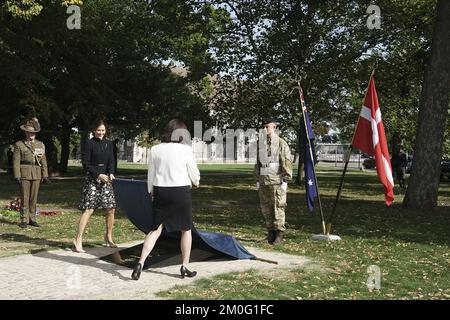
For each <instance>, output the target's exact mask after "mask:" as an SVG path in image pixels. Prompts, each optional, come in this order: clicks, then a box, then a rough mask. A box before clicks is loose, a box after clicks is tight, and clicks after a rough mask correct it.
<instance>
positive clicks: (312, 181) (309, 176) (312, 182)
mask: <svg viewBox="0 0 450 320" xmlns="http://www.w3.org/2000/svg"><path fill="white" fill-rule="evenodd" d="M304 115H305V122H306V131H308V136H309V143H308V141H307V136H306V134H305V135H304V138H303V147H304V148H303V159H304V161H305V188H306V205H307V206H308V209H309V210H310V211H312V210H313V209H314V198H316V197H317V187H316V176H315V174H314V158H313V159H311V153H310V152H309V146H311V150H312V154H313V157H314V154H315V148H314V133H313V131H312V128H311V123H310V121H309V116H308V111H306V108H305V113H304ZM301 121H303V119H302V120H301ZM302 127H304V126H302ZM305 133H306V132H305Z"/></svg>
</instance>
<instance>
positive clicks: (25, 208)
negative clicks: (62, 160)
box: [13, 118, 49, 228]
mask: <svg viewBox="0 0 450 320" xmlns="http://www.w3.org/2000/svg"><path fill="white" fill-rule="evenodd" d="M20 129H22V130H23V131H25V136H26V137H25V139H24V140H21V141H17V142H16V143H15V144H14V156H13V171H14V179H16V180H17V182H18V183H19V185H20V190H21V200H22V210H21V216H20V220H21V222H20V224H19V226H20V227H21V228H26V227H27V225H28V224H29V225H30V226H33V227H39V226H40V225H39V224H38V223H37V222H36V215H35V214H36V202H37V196H38V192H39V185H40V182H41V180H42V181H43V182H44V183H48V182H49V180H48V171H47V160H46V158H45V146H44V144H43V143H42V142H41V141H38V140H36V139H35V138H36V132H39V131H40V130H41V129H40V125H39V122H38V120H37V119H36V118H33V119H31V120H29V121H27V123H26V124H24V125H21V126H20Z"/></svg>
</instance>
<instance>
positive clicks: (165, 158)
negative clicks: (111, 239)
mask: <svg viewBox="0 0 450 320" xmlns="http://www.w3.org/2000/svg"><path fill="white" fill-rule="evenodd" d="M161 141H162V143H161V144H159V145H157V146H154V147H153V148H152V149H151V150H150V157H149V159H150V160H149V169H148V181H147V186H148V192H149V193H150V194H151V196H152V198H153V208H154V217H153V228H152V231H150V232H149V233H148V234H147V236H146V237H145V242H144V246H143V248H142V253H141V258H140V259H139V262H138V263H137V264H136V266H135V267H134V270H133V273H132V275H131V278H132V279H134V280H138V279H139V277H140V274H141V271H142V267H143V266H144V262H145V259H146V258H147V256H148V255H149V254H150V252H151V251H152V249H153V247H154V245H155V243H156V240H158V238H159V236H160V235H161V232H162V230H163V228H165V229H166V231H167V232H173V231H180V232H181V243H180V247H181V258H182V265H181V269H180V273H181V277H183V278H184V277H185V276H188V277H194V276H195V275H196V274H197V272H195V271H189V269H188V264H189V257H190V254H191V244H192V234H191V229H192V200H191V187H192V186H194V187H198V186H199V183H200V172H199V171H198V168H197V164H196V162H195V158H194V154H193V152H192V148H191V147H190V146H189V145H187V143H190V135H189V132H188V131H187V128H186V125H185V124H184V123H183V122H182V121H180V120H176V119H174V120H171V121H170V122H169V124H168V125H167V126H166V129H165V133H164V135H163V136H162V139H161Z"/></svg>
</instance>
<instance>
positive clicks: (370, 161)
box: [362, 157, 375, 169]
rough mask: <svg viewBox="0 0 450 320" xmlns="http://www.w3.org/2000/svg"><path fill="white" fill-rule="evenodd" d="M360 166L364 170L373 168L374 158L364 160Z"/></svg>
mask: <svg viewBox="0 0 450 320" xmlns="http://www.w3.org/2000/svg"><path fill="white" fill-rule="evenodd" d="M362 165H363V167H364V169H373V168H375V158H372V157H370V158H367V159H364V161H363V164H362Z"/></svg>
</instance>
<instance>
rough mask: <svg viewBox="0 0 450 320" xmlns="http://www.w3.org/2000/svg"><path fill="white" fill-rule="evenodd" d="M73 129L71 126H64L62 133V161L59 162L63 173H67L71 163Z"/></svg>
mask: <svg viewBox="0 0 450 320" xmlns="http://www.w3.org/2000/svg"><path fill="white" fill-rule="evenodd" d="M71 132H72V128H71V127H70V125H69V124H64V125H63V127H62V131H61V136H60V141H61V160H60V162H59V171H60V172H61V173H67V164H68V162H69V155H70V134H71Z"/></svg>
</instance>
